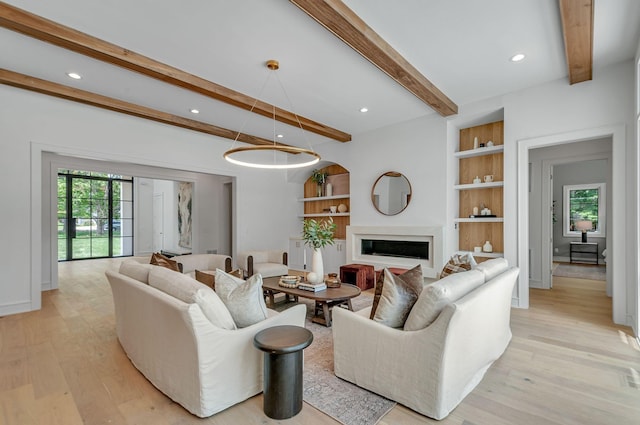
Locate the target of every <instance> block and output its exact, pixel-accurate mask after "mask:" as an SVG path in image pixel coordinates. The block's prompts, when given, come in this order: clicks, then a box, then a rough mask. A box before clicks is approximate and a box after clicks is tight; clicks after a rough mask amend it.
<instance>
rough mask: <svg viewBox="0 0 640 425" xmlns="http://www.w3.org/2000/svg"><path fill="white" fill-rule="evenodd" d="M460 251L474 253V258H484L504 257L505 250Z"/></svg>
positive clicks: (461, 252)
mask: <svg viewBox="0 0 640 425" xmlns="http://www.w3.org/2000/svg"><path fill="white" fill-rule="evenodd" d="M458 253H460V254H466V253H469V254H471V255H473V256H474V258H476V257H482V258H502V257H504V252H475V251H458Z"/></svg>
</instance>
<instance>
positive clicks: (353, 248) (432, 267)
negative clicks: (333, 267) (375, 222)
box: [347, 226, 444, 277]
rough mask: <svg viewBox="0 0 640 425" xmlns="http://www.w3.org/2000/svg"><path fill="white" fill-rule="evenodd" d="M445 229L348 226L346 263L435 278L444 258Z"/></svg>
mask: <svg viewBox="0 0 640 425" xmlns="http://www.w3.org/2000/svg"><path fill="white" fill-rule="evenodd" d="M443 235H444V229H443V228H442V227H424V226H347V263H348V264H350V263H358V264H371V265H372V266H374V267H375V268H376V269H382V268H384V267H398V268H405V269H407V268H412V267H415V266H416V265H418V264H420V265H421V266H422V273H423V275H424V276H425V277H436V276H437V274H438V273H439V272H440V268H442V265H443V264H444V263H443V258H444V238H443Z"/></svg>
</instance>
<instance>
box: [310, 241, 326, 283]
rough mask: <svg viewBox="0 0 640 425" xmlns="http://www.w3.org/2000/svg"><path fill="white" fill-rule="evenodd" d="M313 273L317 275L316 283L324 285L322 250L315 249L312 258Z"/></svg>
mask: <svg viewBox="0 0 640 425" xmlns="http://www.w3.org/2000/svg"><path fill="white" fill-rule="evenodd" d="M311 271H312V272H314V273H315V274H316V276H315V282H311V283H322V282H323V281H324V267H323V264H322V251H320V249H314V250H313V255H312V256H311Z"/></svg>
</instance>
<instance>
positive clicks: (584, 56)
mask: <svg viewBox="0 0 640 425" xmlns="http://www.w3.org/2000/svg"><path fill="white" fill-rule="evenodd" d="M559 3H560V19H561V21H562V33H563V35H564V50H565V55H566V57H567V67H568V68H569V83H570V84H576V83H580V82H582V81H588V80H591V79H592V78H593V0H559Z"/></svg>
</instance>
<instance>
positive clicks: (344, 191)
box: [298, 164, 351, 239]
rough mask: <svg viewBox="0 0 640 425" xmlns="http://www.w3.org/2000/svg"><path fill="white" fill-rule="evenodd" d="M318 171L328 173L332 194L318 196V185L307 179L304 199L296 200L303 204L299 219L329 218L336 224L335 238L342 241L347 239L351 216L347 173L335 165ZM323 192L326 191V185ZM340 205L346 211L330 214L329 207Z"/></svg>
mask: <svg viewBox="0 0 640 425" xmlns="http://www.w3.org/2000/svg"><path fill="white" fill-rule="evenodd" d="M320 171H323V172H326V173H328V177H327V183H331V186H332V194H331V196H318V185H317V184H316V183H315V182H314V181H312V180H311V178H309V179H307V181H306V182H305V183H304V197H303V198H301V199H298V201H299V202H302V203H303V204H304V211H303V213H302V215H301V217H303V218H314V217H316V218H320V217H327V218H329V217H331V219H332V220H333V222H334V223H336V231H335V233H334V235H335V238H336V239H344V238H346V237H347V226H348V225H349V220H350V219H349V216H350V215H351V214H350V211H351V204H350V195H349V172H348V171H347V170H346V169H345V168H343V167H341V166H340V165H337V164H334V165H329V166H327V167H324V168H322V169H321V170H320ZM324 191H326V184H325V188H324ZM340 204H343V205H344V206H345V207H346V211H345V212H336V213H331V211H330V207H331V206H335V207H338V206H339V205H340Z"/></svg>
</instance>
